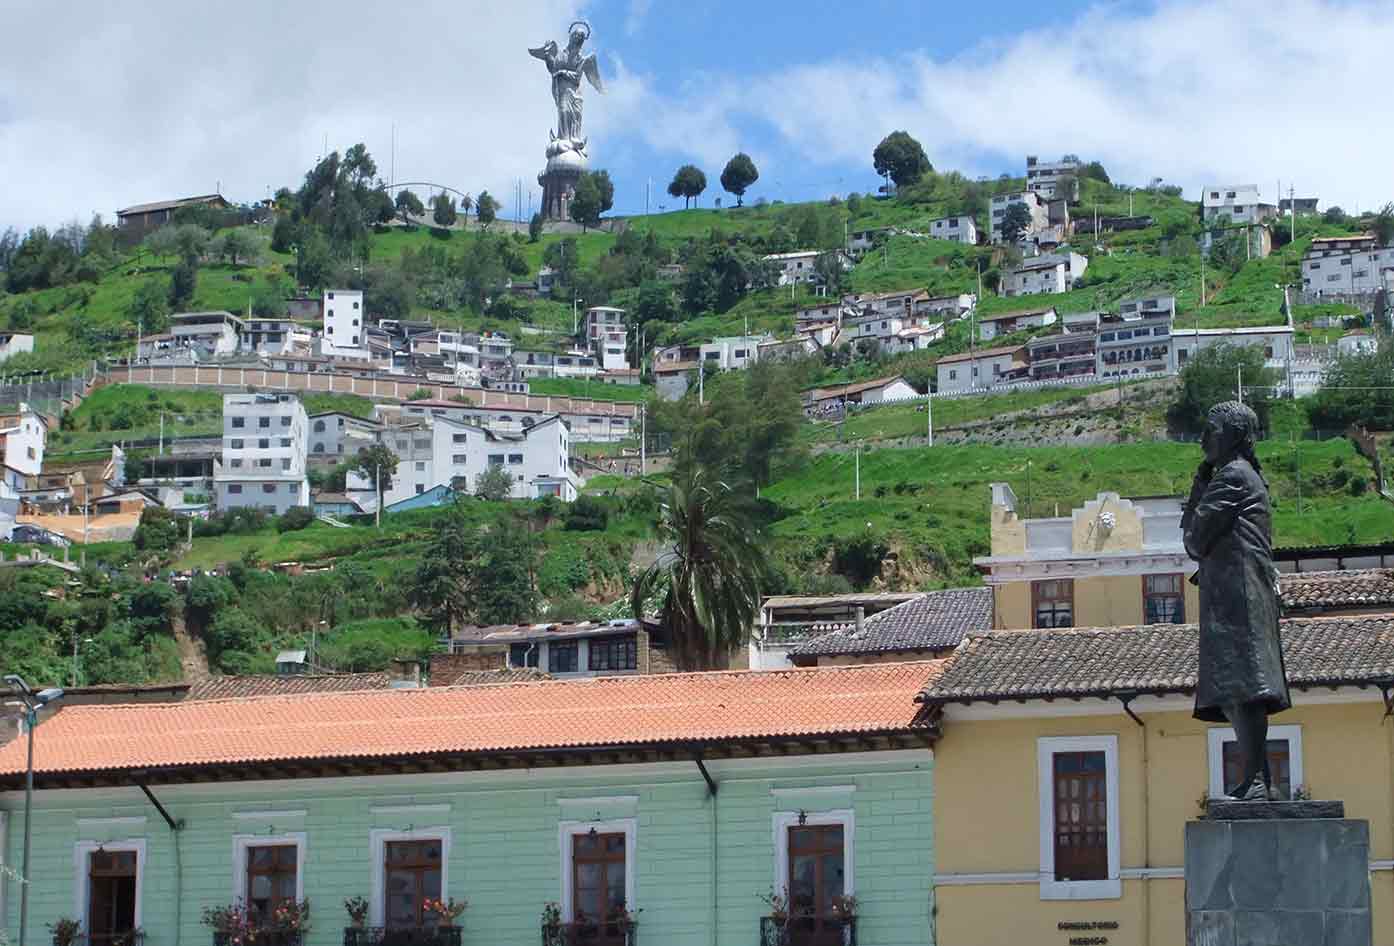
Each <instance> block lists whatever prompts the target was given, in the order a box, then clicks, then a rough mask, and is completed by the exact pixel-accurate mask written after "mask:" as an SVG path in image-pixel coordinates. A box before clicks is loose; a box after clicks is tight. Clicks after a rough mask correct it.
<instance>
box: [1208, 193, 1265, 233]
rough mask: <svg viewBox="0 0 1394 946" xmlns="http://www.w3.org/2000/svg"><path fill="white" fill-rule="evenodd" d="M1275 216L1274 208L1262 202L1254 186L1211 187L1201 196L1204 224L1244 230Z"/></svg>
mask: <svg viewBox="0 0 1394 946" xmlns="http://www.w3.org/2000/svg"><path fill="white" fill-rule="evenodd" d="M1277 215H1278V208H1277V206H1276V205H1275V204H1270V203H1265V202H1264V200H1263V198H1262V196H1260V194H1259V189H1258V185H1257V184H1212V185H1210V186H1209V187H1207V188H1205V191H1204V192H1203V194H1202V196H1201V219H1203V220H1204V221H1205V222H1207V223H1210V222H1212V221H1213V222H1216V223H1222V224H1229V225H1231V226H1245V225H1251V224H1259V223H1263V222H1264V221H1266V220H1270V219H1272V218H1273V217H1276V216H1277Z"/></svg>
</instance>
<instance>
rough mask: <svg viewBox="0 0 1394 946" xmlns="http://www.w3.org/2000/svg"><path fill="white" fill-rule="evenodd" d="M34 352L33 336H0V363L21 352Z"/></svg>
mask: <svg viewBox="0 0 1394 946" xmlns="http://www.w3.org/2000/svg"><path fill="white" fill-rule="evenodd" d="M33 350H34V336H33V335H25V334H23V333H19V332H15V333H3V334H0V361H5V360H6V359H8V358H11V357H13V356H15V355H18V354H20V353H21V352H31V351H33Z"/></svg>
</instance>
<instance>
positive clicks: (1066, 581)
mask: <svg viewBox="0 0 1394 946" xmlns="http://www.w3.org/2000/svg"><path fill="white" fill-rule="evenodd" d="M1031 599H1032V608H1031V610H1032V613H1033V614H1034V615H1035V622H1034V624H1033V626H1034V627H1040V628H1051V627H1074V624H1075V583H1074V579H1072V578H1059V579H1054V580H1051V581H1034V582H1032V583H1031Z"/></svg>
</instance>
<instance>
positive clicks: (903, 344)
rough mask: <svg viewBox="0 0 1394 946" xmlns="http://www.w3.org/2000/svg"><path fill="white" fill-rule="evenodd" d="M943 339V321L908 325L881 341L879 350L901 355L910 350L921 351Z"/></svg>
mask: <svg viewBox="0 0 1394 946" xmlns="http://www.w3.org/2000/svg"><path fill="white" fill-rule="evenodd" d="M943 340H944V323H943V322H935V323H933V324H932V325H909V326H906V327H905V328H902V329H901V330H900V331H899V332H896V333H895V334H894V335H892V336H891V337H890V338H887V339H883V340H882V341H881V350H882V351H884V352H886V353H887V354H891V355H902V354H905V353H907V352H912V351H923V350H924V349H926V348H928V347H929V346H930V345H933V344H934V343H935V342H940V341H943Z"/></svg>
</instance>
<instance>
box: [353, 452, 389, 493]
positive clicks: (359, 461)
mask: <svg viewBox="0 0 1394 946" xmlns="http://www.w3.org/2000/svg"><path fill="white" fill-rule="evenodd" d="M348 471H349V472H350V473H358V474H360V475H362V476H364V477H366V478H367V480H368V482H369V483H370V484H372V487H373V492H374V493H375V494H376V493H377V492H378V491H379V489H380V490H381V491H382V492H384V493H385V492H387V491H388V490H390V489H391V488H392V479H393V477H395V476H396V475H397V454H395V453H393V452H392V451H391V450H390V449H388V448H387V447H386V446H385V445H383V444H380V443H375V444H373V445H372V446H370V447H363V448H361V449H360V450H359V451H358V453H357V455H356V456H354V458H353V460H351V461H350V462H349V465H348Z"/></svg>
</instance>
